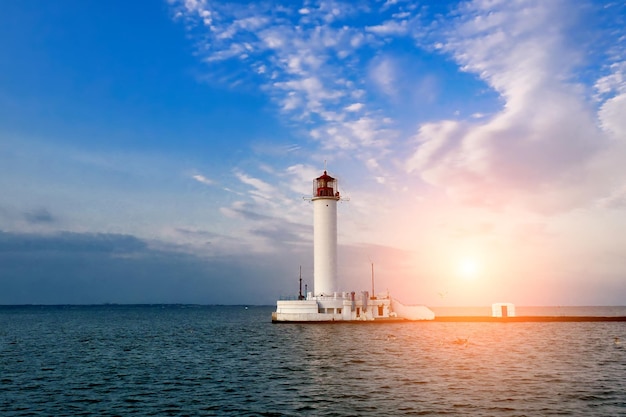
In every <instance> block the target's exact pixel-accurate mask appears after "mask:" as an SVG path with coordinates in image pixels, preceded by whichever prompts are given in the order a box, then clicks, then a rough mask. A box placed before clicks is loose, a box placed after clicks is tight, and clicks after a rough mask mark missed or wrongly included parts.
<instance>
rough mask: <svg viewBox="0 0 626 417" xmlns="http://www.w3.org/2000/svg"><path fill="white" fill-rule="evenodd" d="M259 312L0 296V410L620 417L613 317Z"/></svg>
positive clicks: (623, 381)
mask: <svg viewBox="0 0 626 417" xmlns="http://www.w3.org/2000/svg"><path fill="white" fill-rule="evenodd" d="M272 310H273V307H244V306H226V307H224V306H183V305H174V306H172V305H155V306H115V305H110V306H57V307H53V306H43V307H41V306H22V307H0V415H2V416H78V415H94V416H96V415H97V416H127V415H139V416H149V415H155V416H156V415H158V416H167V415H171V416H203V415H205V416H222V415H225V416H301V415H311V416H404V415H407V416H408V415H432V416H437V415H450V416H550V415H580V416H590V415H594V416H620V415H623V416H626V323H624V322H599V323H571V322H570V323H434V322H418V323H389V324H339V325H333V324H272V323H271V312H272ZM521 310H522V308H518V313H519V312H520V311H521ZM624 310H625V309H624V308H621V310H620V309H619V308H618V309H617V310H616V309H613V310H610V311H613V313H611V314H607V313H606V312H607V311H609V310H606V309H605V311H604V312H602V311H600V310H598V309H595V310H594V309H591V310H577V311H586V314H587V315H588V314H589V311H592V312H595V313H596V314H592V315H626V312H625V311H624ZM485 311H486V313H485V314H488V312H489V309H488V308H486V309H485ZM528 311H529V310H526V313H527V314H528ZM458 313H459V312H458V311H455V312H454V313H453V314H454V315H457V314H458ZM540 313H541V312H540ZM545 313H546V312H545V311H543V314H545ZM569 313H570V314H572V312H571V311H570V312H569ZM539 315H542V314H539Z"/></svg>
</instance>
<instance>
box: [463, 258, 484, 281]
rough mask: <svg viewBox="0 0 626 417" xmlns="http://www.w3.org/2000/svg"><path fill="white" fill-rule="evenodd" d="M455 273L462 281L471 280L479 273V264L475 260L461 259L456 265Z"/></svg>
mask: <svg viewBox="0 0 626 417" xmlns="http://www.w3.org/2000/svg"><path fill="white" fill-rule="evenodd" d="M457 273H458V275H459V277H461V278H463V279H466V280H473V279H475V278H476V277H477V276H478V275H479V273H480V264H479V262H478V261H477V260H476V259H475V258H470V257H467V258H462V259H460V260H459V262H458V264H457Z"/></svg>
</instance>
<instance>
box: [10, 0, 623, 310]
mask: <svg viewBox="0 0 626 417" xmlns="http://www.w3.org/2000/svg"><path fill="white" fill-rule="evenodd" d="M3 9H4V10H3V13H2V15H0V54H1V55H2V56H3V59H2V60H0V195H1V196H2V197H1V198H0V303H2V304H21V303H100V302H123V303H145V302H147V303H151V302H155V303H158V302H183V303H187V302H189V303H202V304H209V303H221V304H231V303H241V304H271V303H273V302H274V300H275V299H276V298H278V297H279V296H282V295H289V294H292V293H295V292H297V276H298V270H299V266H300V265H302V268H303V279H304V281H305V282H308V283H309V285H312V264H313V260H312V207H311V205H310V203H308V202H306V201H305V200H303V198H302V197H303V196H306V195H308V194H309V193H310V188H311V181H312V179H313V178H315V177H316V176H318V175H320V174H321V171H322V170H323V169H324V164H325V163H326V164H327V166H328V170H329V172H330V174H331V175H334V176H335V177H337V178H338V179H339V188H340V190H341V191H342V194H343V195H344V196H347V197H349V201H345V202H343V203H341V205H340V208H339V252H340V253H339V256H340V258H339V259H340V275H341V276H340V281H341V282H342V283H343V285H344V286H345V289H346V290H359V289H368V288H369V279H370V276H369V274H370V263H371V262H373V263H374V264H375V266H376V276H377V282H378V284H377V287H378V288H380V289H381V290H382V289H388V290H389V291H390V292H391V293H392V295H396V296H397V297H398V298H401V301H403V302H408V303H424V304H427V305H489V304H491V303H492V302H496V301H509V302H514V303H516V304H519V305H616V304H619V305H624V304H625V303H626V261H625V259H626V256H625V255H626V253H625V252H624V251H625V249H624V248H626V237H625V236H626V233H624V232H626V220H624V219H625V216H624V210H625V208H626V168H625V167H624V164H623V159H624V155H626V149H625V145H626V143H625V142H626V29H624V28H625V27H626V22H625V20H626V6H624V5H623V4H621V3H620V2H610V1H607V2H599V1H591V2H585V1H576V2H571V1H550V2H546V1H530V0H529V1H523V0H520V1H487V0H484V1H469V2H455V1H450V2H440V1H424V2H413V1H400V0H398V1H392V0H387V1H370V2H348V1H343V2H342V1H303V2H277V1H272V2H244V1H237V2H223V1H198V0H187V1H173V0H172V1H165V2H143V1H139V2H130V3H129V2H122V1H110V2H98V1H78V0H76V1H72V0H62V1H59V2H34V1H21V2H11V3H7V4H5V5H3Z"/></svg>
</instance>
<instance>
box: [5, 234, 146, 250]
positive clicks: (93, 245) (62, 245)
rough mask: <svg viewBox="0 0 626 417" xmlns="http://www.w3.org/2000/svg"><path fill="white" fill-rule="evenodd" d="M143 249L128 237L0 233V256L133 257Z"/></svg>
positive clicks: (143, 245) (143, 246) (132, 238)
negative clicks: (40, 254) (31, 254)
mask: <svg viewBox="0 0 626 417" xmlns="http://www.w3.org/2000/svg"><path fill="white" fill-rule="evenodd" d="M145 248H146V244H145V242H143V241H141V240H139V239H137V238H135V237H133V236H129V235H119V234H106V233H71V232H60V233H53V234H46V235H41V234H23V233H8V232H2V231H0V252H1V253H19V252H30V253H33V252H66V251H71V252H76V253H108V254H111V253H126V254H127V253H133V252H141V251H143V250H144V249H145Z"/></svg>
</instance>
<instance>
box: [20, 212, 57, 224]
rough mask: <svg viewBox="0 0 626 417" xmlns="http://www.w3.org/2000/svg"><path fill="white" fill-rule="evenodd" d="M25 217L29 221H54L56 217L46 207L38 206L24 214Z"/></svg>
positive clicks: (34, 222)
mask: <svg viewBox="0 0 626 417" xmlns="http://www.w3.org/2000/svg"><path fill="white" fill-rule="evenodd" d="M23 216H24V219H25V220H26V221H27V222H28V223H33V224H37V223H54V222H55V221H56V219H55V218H54V217H53V216H52V214H50V212H49V211H48V210H47V209H45V208H38V209H35V210H33V211H29V212H26V213H24V214H23Z"/></svg>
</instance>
